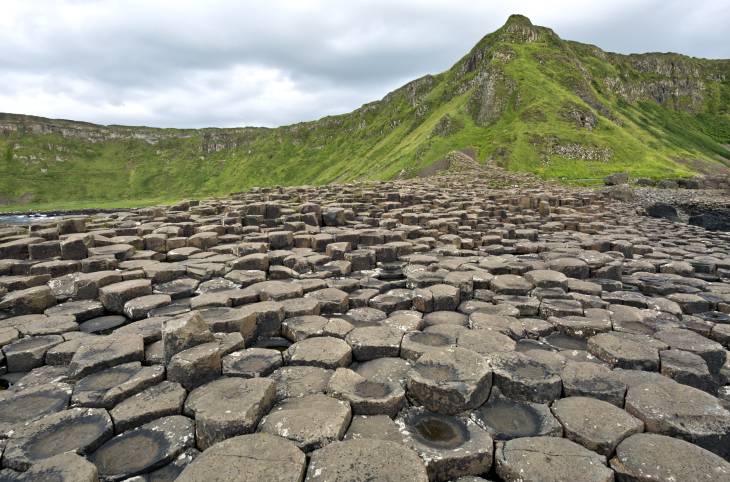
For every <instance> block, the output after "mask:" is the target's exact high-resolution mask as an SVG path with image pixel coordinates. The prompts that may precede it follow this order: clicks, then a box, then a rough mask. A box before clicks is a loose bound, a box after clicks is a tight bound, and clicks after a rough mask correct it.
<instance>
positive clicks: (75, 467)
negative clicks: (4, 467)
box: [0, 452, 99, 482]
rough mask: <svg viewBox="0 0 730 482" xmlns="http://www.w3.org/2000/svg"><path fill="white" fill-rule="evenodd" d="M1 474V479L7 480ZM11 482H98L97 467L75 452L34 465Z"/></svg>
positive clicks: (59, 455)
mask: <svg viewBox="0 0 730 482" xmlns="http://www.w3.org/2000/svg"><path fill="white" fill-rule="evenodd" d="M2 476H3V474H2V472H0V479H2V480H6V479H4V478H3V477H2ZM8 480H9V482H35V481H39V480H43V481H52V482H97V481H98V480H99V471H98V470H97V468H96V465H94V464H92V463H91V462H89V461H88V460H87V459H85V458H84V457H81V456H80V455H76V454H75V453H73V452H66V453H62V454H58V455H54V456H53V457H49V458H47V459H43V460H40V461H38V462H36V463H34V464H33V465H32V466H31V467H30V468H29V469H28V470H26V471H25V472H20V473H17V475H13V477H12V478H10V479H8Z"/></svg>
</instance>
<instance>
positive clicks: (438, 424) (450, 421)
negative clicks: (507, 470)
mask: <svg viewBox="0 0 730 482" xmlns="http://www.w3.org/2000/svg"><path fill="white" fill-rule="evenodd" d="M395 423H396V425H398V427H399V428H400V431H401V433H402V434H403V435H404V437H405V439H404V443H405V444H406V445H408V446H409V447H411V448H412V449H413V450H415V451H416V452H417V453H418V455H419V456H420V457H421V459H422V460H423V462H424V463H425V464H426V470H427V472H428V477H429V480H436V481H446V480H451V479H454V478H457V477H461V476H466V475H479V474H483V473H486V472H489V469H490V468H491V466H492V445H493V442H492V438H491V437H490V436H489V433H487V432H486V431H485V430H483V429H482V428H480V427H479V426H478V425H477V424H475V423H474V422H473V421H472V420H470V419H468V418H464V417H454V416H450V415H442V414H437V413H433V412H429V411H427V410H425V409H422V408H415V407H414V408H409V409H406V410H404V411H403V412H401V414H400V415H399V416H398V418H397V419H396V420H395Z"/></svg>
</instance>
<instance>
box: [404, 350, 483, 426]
mask: <svg viewBox="0 0 730 482" xmlns="http://www.w3.org/2000/svg"><path fill="white" fill-rule="evenodd" d="M491 388H492V371H491V369H490V367H489V364H488V363H487V361H486V360H485V359H484V358H483V357H482V356H481V355H479V354H477V353H475V352H473V351H471V350H467V349H465V348H443V349H440V350H435V351H430V352H428V353H426V354H424V355H423V356H422V357H420V358H419V359H418V360H417V361H416V363H415V364H414V365H413V370H411V373H410V378H409V379H408V394H409V396H410V397H413V398H414V399H415V400H417V401H418V402H419V403H420V404H422V405H423V406H424V407H426V408H427V409H429V410H431V411H432V412H437V413H445V414H456V413H459V412H462V411H464V410H468V409H471V408H476V407H478V406H479V405H481V404H482V403H484V401H485V400H486V399H487V398H488V397H489V391H490V389H491Z"/></svg>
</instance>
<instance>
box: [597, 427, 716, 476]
mask: <svg viewBox="0 0 730 482" xmlns="http://www.w3.org/2000/svg"><path fill="white" fill-rule="evenodd" d="M611 468H613V470H614V471H615V472H616V474H617V476H618V477H619V480H627V481H631V482H655V481H657V480H677V481H680V480H686V481H690V480H717V481H720V480H730V463H729V462H727V461H726V460H723V459H722V458H721V457H718V456H717V455H715V454H713V453H712V452H710V451H707V450H705V449H703V448H702V447H698V446H697V445H694V444H691V443H689V442H685V441H684V440H680V439H676V438H673V437H666V436H664V435H656V434H652V433H640V434H636V435H632V436H631V437H628V438H627V439H625V440H624V441H623V442H621V443H620V444H619V445H618V447H617V448H616V456H615V457H614V458H613V459H611Z"/></svg>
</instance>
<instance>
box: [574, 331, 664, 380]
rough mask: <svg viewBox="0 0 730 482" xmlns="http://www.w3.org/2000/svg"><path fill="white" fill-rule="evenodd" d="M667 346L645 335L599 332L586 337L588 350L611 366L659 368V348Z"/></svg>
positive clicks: (643, 368)
mask: <svg viewBox="0 0 730 482" xmlns="http://www.w3.org/2000/svg"><path fill="white" fill-rule="evenodd" d="M667 348H668V346H667V345H666V344H665V343H662V342H660V341H659V340H656V339H654V338H651V337H650V336H647V335H639V334H634V333H623V332H610V333H601V334H598V335H596V336H592V337H591V338H589V339H588V351H589V352H590V353H591V354H592V355H594V356H596V357H598V358H600V359H601V360H603V361H604V362H606V363H608V364H609V365H610V366H611V367H615V368H627V369H635V370H649V371H657V370H659V350H665V349H667Z"/></svg>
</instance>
